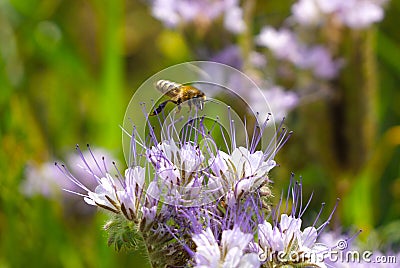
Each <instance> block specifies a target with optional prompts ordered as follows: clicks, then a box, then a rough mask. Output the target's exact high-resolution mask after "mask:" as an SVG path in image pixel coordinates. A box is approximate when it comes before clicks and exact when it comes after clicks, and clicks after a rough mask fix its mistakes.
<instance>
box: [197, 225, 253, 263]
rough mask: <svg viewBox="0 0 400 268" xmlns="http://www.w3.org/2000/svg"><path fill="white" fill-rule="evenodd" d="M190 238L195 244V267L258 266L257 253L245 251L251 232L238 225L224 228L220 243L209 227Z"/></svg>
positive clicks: (251, 235)
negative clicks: (228, 228)
mask: <svg viewBox="0 0 400 268" xmlns="http://www.w3.org/2000/svg"><path fill="white" fill-rule="evenodd" d="M192 239H193V242H194V243H195V244H196V253H195V255H194V261H195V267H224V268H231V267H232V268H236V267H237V268H239V267H249V268H251V267H260V261H259V260H258V256H257V254H256V253H254V252H249V253H246V251H245V250H246V248H247V247H248V246H249V243H250V241H252V240H253V234H248V233H243V232H242V231H241V230H240V228H238V227H233V229H231V230H224V231H223V232H222V238H221V242H220V243H218V239H217V238H215V236H214V234H213V233H212V231H211V229H210V228H207V229H206V230H204V231H201V232H200V233H199V234H195V235H193V237H192Z"/></svg>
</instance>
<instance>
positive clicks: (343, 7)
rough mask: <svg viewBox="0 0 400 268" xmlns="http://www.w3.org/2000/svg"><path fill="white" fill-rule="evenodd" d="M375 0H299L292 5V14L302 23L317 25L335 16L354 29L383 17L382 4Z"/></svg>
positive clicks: (383, 2)
mask: <svg viewBox="0 0 400 268" xmlns="http://www.w3.org/2000/svg"><path fill="white" fill-rule="evenodd" d="M385 2H386V1H384V0H383V1H375V0H348V1H340V0H332V1H327V0H299V1H298V2H296V3H295V4H294V5H293V6H292V14H293V18H294V19H295V21H297V22H298V23H299V24H300V25H305V26H312V25H313V26H315V25H320V24H323V23H324V21H325V20H326V19H327V18H329V16H333V18H334V19H335V21H336V22H338V23H341V24H343V25H346V26H347V27H349V28H353V29H363V28H367V27H369V26H370V25H371V24H373V23H376V22H379V21H381V20H382V19H383V16H384V11H383V8H382V5H383V4H385Z"/></svg>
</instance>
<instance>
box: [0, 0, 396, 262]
mask: <svg viewBox="0 0 400 268" xmlns="http://www.w3.org/2000/svg"><path fill="white" fill-rule="evenodd" d="M271 2H272V1H271ZM291 3H292V2H290V1H287V2H285V1H283V2H282V3H262V4H258V5H259V8H260V9H257V14H256V15H257V16H256V18H258V20H261V21H262V20H265V18H270V19H267V21H268V22H270V23H273V22H274V21H279V20H281V19H283V18H285V17H286V16H287V15H288V13H289V10H290V4H291ZM399 13H400V1H391V2H390V4H389V5H388V6H387V8H386V16H385V19H384V21H383V22H381V23H380V24H379V25H376V26H374V27H373V29H371V30H370V31H369V33H368V34H369V35H368V38H369V39H368V40H367V42H369V52H368V53H369V54H368V55H369V57H370V58H371V59H372V60H373V62H374V65H375V67H374V69H373V70H374V73H373V74H369V75H368V77H369V78H371V77H372V76H373V78H374V79H375V82H374V83H375V84H374V87H375V91H374V92H376V94H375V95H374V96H373V99H372V100H371V99H369V101H372V102H373V103H374V107H376V111H374V118H375V119H376V120H375V121H374V122H373V127H374V133H375V134H374V135H372V139H371V140H370V141H369V146H368V148H367V149H366V150H358V151H355V152H347V153H349V154H350V153H352V154H355V155H356V156H362V157H364V156H365V158H366V159H365V160H363V163H361V164H357V163H356V164H354V163H352V162H347V163H345V164H343V165H338V166H335V167H332V166H330V164H329V163H324V161H323V159H322V160H321V159H320V158H319V156H318V154H315V153H313V150H315V148H319V147H318V146H319V144H320V143H324V140H323V139H321V140H318V139H319V136H318V135H315V133H317V134H318V131H320V132H321V131H322V132H323V131H335V130H332V129H331V130H330V129H329V128H320V129H319V130H316V132H314V130H315V128H316V127H318V126H319V124H320V123H321V122H320V121H319V120H321V118H319V117H318V116H316V115H319V114H320V113H323V112H324V107H323V106H321V104H320V103H318V102H317V103H313V104H310V105H303V106H302V107H300V108H299V109H298V110H295V111H294V112H293V115H290V116H289V120H288V121H287V126H288V128H289V129H291V130H293V131H294V132H295V135H294V136H293V138H292V139H291V140H290V141H289V142H288V144H287V145H286V146H285V148H284V149H283V151H282V152H281V153H280V156H279V157H278V159H279V162H280V163H281V167H279V168H278V169H279V170H278V171H276V172H275V171H274V173H273V179H274V181H275V185H274V187H275V188H274V189H275V191H276V193H277V194H279V193H280V191H281V189H282V187H285V186H286V185H287V182H288V180H289V174H290V172H295V173H296V175H301V176H302V177H303V183H304V188H305V189H306V190H305V192H306V193H308V194H309V193H310V192H311V191H312V190H314V191H315V196H314V200H313V202H312V208H310V210H311V211H318V208H319V204H320V203H321V202H323V201H326V202H327V204H328V207H330V208H331V207H332V206H333V204H334V202H335V200H336V197H340V198H341V199H342V202H341V204H340V206H339V210H338V213H336V217H335V221H334V222H333V225H336V226H342V228H343V229H344V230H346V229H347V228H362V229H363V230H364V231H365V232H364V233H365V237H363V235H364V234H362V236H361V238H362V239H364V240H368V238H367V237H371V236H372V237H375V238H378V239H379V241H381V243H382V244H390V245H393V246H394V247H395V248H396V246H397V249H398V246H399V244H400V234H399V233H398V232H397V231H396V230H398V229H399V228H400V166H399V160H400V150H399V148H398V145H399V144H400V105H399V103H400V90H399V85H400V31H398V14H399ZM222 38H223V37H222ZM243 38H244V37H243ZM349 38H350V37H349ZM192 42H195V41H194V40H190V39H188V38H187V35H184V34H183V33H182V32H180V31H172V30H167V29H165V28H164V27H163V26H162V24H161V23H160V22H158V21H157V20H156V19H154V18H153V17H152V16H151V13H150V11H149V7H148V6H147V5H146V3H145V2H142V1H121V0H115V1H106V0H98V1H96V0H92V1H91V0H87V1H63V0H56V1H54V0H44V1H43V0H42V1H38V0H36V1H35V0H29V1H25V0H10V1H7V0H0V142H1V150H0V171H1V172H0V267H26V266H29V267H122V266H128V265H134V267H145V261H144V260H143V255H142V254H141V253H140V252H138V253H132V252H119V253H118V252H115V251H114V249H113V248H109V247H108V246H107V236H106V233H105V232H104V231H103V230H102V226H103V224H104V223H105V221H106V219H107V215H105V214H104V213H97V214H96V215H95V216H93V217H77V216H73V215H71V214H69V213H67V212H66V211H65V210H64V209H63V206H62V204H61V202H57V201H55V200H54V199H48V198H45V197H42V196H32V197H26V196H24V195H23V194H22V193H21V191H20V185H21V182H22V181H23V180H24V176H25V169H26V165H27V164H28V163H38V164H39V163H42V162H46V161H53V160H54V159H55V158H56V159H63V157H64V156H65V154H66V153H67V152H70V151H73V149H74V146H75V144H81V145H83V144H86V143H90V144H91V145H92V146H99V147H103V148H106V149H108V150H109V151H110V152H111V153H113V154H114V155H115V157H116V160H118V161H119V162H120V164H121V166H123V163H124V160H123V154H122V146H121V129H120V128H119V125H120V124H122V120H123V115H124V111H125V108H126V106H127V105H128V103H129V100H130V98H131V96H132V94H133V93H134V91H135V89H136V88H138V87H139V86H140V85H141V84H142V83H143V82H144V81H145V80H146V79H147V78H148V77H150V76H151V75H153V74H154V73H155V72H158V71H160V70H162V69H163V68H165V67H168V66H170V65H173V64H176V63H180V62H184V61H190V60H199V59H200V60H207V58H198V57H196V56H195V54H194V53H193V50H192V45H191V43H192ZM238 42H239V43H242V44H243V40H239V41H238ZM244 43H245V42H244ZM244 45H245V44H244ZM346 71H348V72H350V78H347V80H346V81H349V83H351V82H353V86H354V92H356V96H355V98H356V99H357V98H358V97H359V98H360V99H364V97H363V96H362V94H363V90H360V88H361V89H363V85H362V84H358V83H360V81H359V79H360V77H357V76H356V75H351V67H349V69H346ZM371 75H372V76H371ZM352 79H353V80H352ZM358 85H359V87H358ZM346 107H347V108H346V109H345V110H343V111H342V112H343V113H348V114H351V113H353V111H352V110H351V108H352V107H353V108H354V109H358V107H359V106H357V105H351V104H350V105H347V106H346ZM307 114H308V115H310V114H311V115H312V116H311V117H309V120H308V122H304V121H303V120H304V119H305V118H307V117H305V115H307ZM355 114H357V112H355ZM139 116H141V115H139ZM322 120H324V118H322ZM325 120H326V118H325ZM355 121H357V118H356V119H355ZM363 122H364V121H363V120H362V119H360V120H359V121H358V123H359V124H360V125H357V124H355V125H353V128H352V129H351V126H347V127H350V129H348V130H346V131H350V132H353V133H362V129H361V127H362V124H363ZM313 126H314V127H313ZM320 134H321V133H320ZM361 136H362V134H360V137H361ZM355 140H357V135H355ZM352 145H354V144H352V143H351V142H350V143H348V144H347V147H348V148H352ZM310 148H311V149H310ZM313 148H314V149H313ZM364 149H365V148H364ZM356 150H357V148H356ZM323 153H325V154H328V155H329V153H330V152H329V151H327V152H326V151H324V152H323ZM339 162H340V161H339ZM353 164H354V165H353ZM327 214H329V212H327Z"/></svg>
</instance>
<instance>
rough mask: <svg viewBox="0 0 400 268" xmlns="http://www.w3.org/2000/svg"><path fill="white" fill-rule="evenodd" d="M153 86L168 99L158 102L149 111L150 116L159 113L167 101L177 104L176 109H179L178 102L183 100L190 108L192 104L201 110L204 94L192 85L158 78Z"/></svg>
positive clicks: (180, 102)
mask: <svg viewBox="0 0 400 268" xmlns="http://www.w3.org/2000/svg"><path fill="white" fill-rule="evenodd" d="M155 87H156V89H158V90H159V91H160V92H161V93H163V94H164V95H166V96H168V97H169V98H170V99H168V100H166V101H164V102H162V103H160V105H158V107H157V108H156V109H155V110H154V111H153V112H151V113H150V116H153V115H157V114H159V113H161V112H162V111H163V110H164V108H165V106H166V105H167V104H168V102H172V103H174V104H176V105H178V111H180V110H181V106H180V104H182V103H183V102H187V103H188V105H189V108H190V109H191V108H192V105H195V106H196V107H197V108H199V109H200V110H203V107H204V102H205V101H206V94H204V92H203V91H201V90H199V89H197V88H195V87H193V86H190V85H182V84H179V83H175V82H172V81H168V80H159V81H157V83H156V84H155Z"/></svg>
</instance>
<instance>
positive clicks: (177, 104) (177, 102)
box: [171, 98, 182, 113]
mask: <svg viewBox="0 0 400 268" xmlns="http://www.w3.org/2000/svg"><path fill="white" fill-rule="evenodd" d="M171 101H172V100H171ZM172 102H173V103H175V104H176V106H178V112H177V113H179V112H180V111H181V110H182V106H181V103H182V100H181V99H180V98H179V99H178V100H177V101H172Z"/></svg>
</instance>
